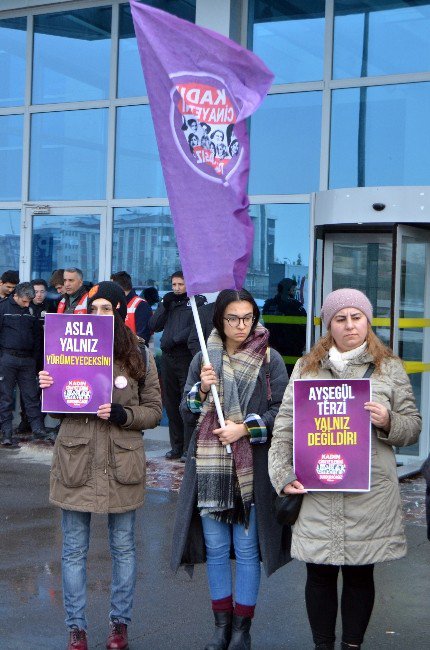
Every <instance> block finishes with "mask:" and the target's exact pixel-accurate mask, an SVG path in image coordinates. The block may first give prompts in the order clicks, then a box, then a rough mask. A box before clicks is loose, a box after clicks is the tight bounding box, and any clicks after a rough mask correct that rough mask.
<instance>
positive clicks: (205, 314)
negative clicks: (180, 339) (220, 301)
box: [188, 302, 215, 356]
mask: <svg viewBox="0 0 430 650" xmlns="http://www.w3.org/2000/svg"><path fill="white" fill-rule="evenodd" d="M214 311H215V303H214V302H209V303H208V304H207V305H203V307H200V309H199V316H200V324H201V326H202V330H203V336H204V337H205V341H207V340H208V338H209V334H210V333H211V332H212V330H213V327H214V324H213V317H214ZM188 349H189V351H190V352H191V354H192V355H193V356H194V355H195V354H197V352H200V341H199V337H198V334H197V327H196V324H195V322H194V319H193V324H192V326H191V331H190V335H189V337H188Z"/></svg>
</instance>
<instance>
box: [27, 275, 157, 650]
mask: <svg viewBox="0 0 430 650" xmlns="http://www.w3.org/2000/svg"><path fill="white" fill-rule="evenodd" d="M88 312H89V313H90V314H93V315H99V316H100V315H101V316H112V315H113V317H114V346H113V352H114V358H113V382H114V386H113V393H112V402H111V403H109V404H100V405H99V406H98V411H97V414H85V413H83V414H76V415H75V414H74V413H72V414H67V415H64V416H63V418H62V423H61V426H60V431H59V434H58V438H57V440H56V442H55V447H54V456H53V460H52V470H51V487H50V501H51V503H54V504H55V505H57V506H60V508H61V509H62V528H63V552H62V576H63V594H64V605H65V610H66V625H67V627H68V628H69V630H70V639H69V645H68V650H87V636H86V629H87V620H86V615H85V606H86V559H87V553H88V546H89V537H90V523H91V514H92V513H98V514H107V515H108V528H109V545H110V551H111V556H112V585H111V612H110V631H109V636H108V640H107V644H106V648H108V649H109V648H112V649H113V648H116V649H124V650H125V649H126V648H128V642H127V625H128V624H129V623H130V619H131V610H132V604H133V592H134V586H135V582H136V552H135V541H134V526H135V518H136V509H137V508H139V507H140V506H142V505H143V498H144V491H145V454H144V449H143V439H142V429H148V428H149V429H152V428H153V427H155V426H157V425H158V423H159V421H160V417H161V397H160V387H159V383H158V375H157V370H156V367H155V362H154V359H153V358H152V357H149V356H147V355H146V353H145V352H144V351H145V346H144V341H143V340H141V339H138V337H137V336H136V335H135V334H133V332H132V331H131V330H130V329H129V328H127V327H126V326H125V324H124V320H125V317H126V315H127V304H126V302H125V298H124V292H123V291H122V289H121V287H120V286H119V285H117V284H116V283H115V282H100V283H99V284H98V285H96V286H95V287H93V288H92V289H91V291H90V292H89V295H88ZM142 351H143V352H142ZM39 383H40V386H41V388H43V389H49V386H51V385H52V384H53V379H52V377H51V376H50V375H49V374H48V373H47V372H45V371H42V372H41V373H39ZM56 417H58V416H56Z"/></svg>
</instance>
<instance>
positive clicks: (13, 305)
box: [0, 296, 41, 359]
mask: <svg viewBox="0 0 430 650" xmlns="http://www.w3.org/2000/svg"><path fill="white" fill-rule="evenodd" d="M40 341H41V340H40V325H39V320H38V318H36V316H33V314H31V313H30V310H29V308H28V307H20V306H19V305H18V303H17V302H16V300H15V299H14V297H13V296H8V297H7V298H5V299H4V300H2V301H1V303H0V349H2V350H18V351H19V352H23V353H25V352H28V356H29V357H30V356H31V357H33V358H34V359H37V358H38V355H39V351H40Z"/></svg>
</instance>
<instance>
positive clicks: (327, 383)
mask: <svg viewBox="0 0 430 650" xmlns="http://www.w3.org/2000/svg"><path fill="white" fill-rule="evenodd" d="M370 396H371V388H370V380H369V379H315V380H311V379H298V380H296V381H295V382H294V471H295V473H296V476H297V478H298V480H299V481H300V482H301V483H302V484H303V485H304V487H305V488H306V489H307V490H335V491H338V492H339V491H340V492H366V491H368V490H370V452H371V424H370V415H369V412H368V411H366V410H365V409H364V403H365V402H369V401H370Z"/></svg>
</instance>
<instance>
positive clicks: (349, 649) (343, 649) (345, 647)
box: [340, 641, 361, 650]
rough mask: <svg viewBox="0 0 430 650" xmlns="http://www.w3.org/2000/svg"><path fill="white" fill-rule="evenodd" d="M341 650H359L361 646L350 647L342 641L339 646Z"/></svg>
mask: <svg viewBox="0 0 430 650" xmlns="http://www.w3.org/2000/svg"><path fill="white" fill-rule="evenodd" d="M340 647H341V650H360V648H361V644H360V645H351V644H350V643H345V641H342V643H341V644H340Z"/></svg>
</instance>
